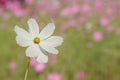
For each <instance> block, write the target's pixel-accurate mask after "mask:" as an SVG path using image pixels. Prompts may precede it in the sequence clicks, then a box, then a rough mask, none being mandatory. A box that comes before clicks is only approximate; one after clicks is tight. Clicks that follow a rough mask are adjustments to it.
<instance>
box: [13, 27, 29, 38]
mask: <svg viewBox="0 0 120 80" xmlns="http://www.w3.org/2000/svg"><path fill="white" fill-rule="evenodd" d="M14 31H15V32H16V34H17V35H18V36H22V37H23V38H25V39H30V35H29V33H28V32H27V31H25V30H24V29H22V28H20V27H18V26H17V25H16V26H15V28H14Z"/></svg>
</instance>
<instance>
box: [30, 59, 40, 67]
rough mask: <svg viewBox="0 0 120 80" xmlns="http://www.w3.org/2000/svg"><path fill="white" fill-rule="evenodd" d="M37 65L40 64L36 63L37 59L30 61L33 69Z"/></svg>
mask: <svg viewBox="0 0 120 80" xmlns="http://www.w3.org/2000/svg"><path fill="white" fill-rule="evenodd" d="M37 64H38V62H37V61H36V59H35V58H31V60H30V65H31V66H32V67H35V66H36V65H37Z"/></svg>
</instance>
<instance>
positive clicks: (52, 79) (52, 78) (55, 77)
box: [47, 72, 61, 80]
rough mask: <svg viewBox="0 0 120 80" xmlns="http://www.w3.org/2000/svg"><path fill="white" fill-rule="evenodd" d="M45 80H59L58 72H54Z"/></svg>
mask: <svg viewBox="0 0 120 80" xmlns="http://www.w3.org/2000/svg"><path fill="white" fill-rule="evenodd" d="M47 80H61V75H60V73H58V72H54V73H51V74H49V75H48V78H47Z"/></svg>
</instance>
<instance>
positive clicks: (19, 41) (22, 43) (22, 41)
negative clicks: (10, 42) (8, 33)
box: [16, 36, 32, 47]
mask: <svg viewBox="0 0 120 80" xmlns="http://www.w3.org/2000/svg"><path fill="white" fill-rule="evenodd" d="M16 42H17V44H18V45H20V46H22V47H27V46H30V45H31V44H32V41H31V40H28V39H26V38H24V37H22V36H17V37H16Z"/></svg>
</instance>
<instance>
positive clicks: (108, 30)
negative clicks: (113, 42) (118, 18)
mask: <svg viewBox="0 0 120 80" xmlns="http://www.w3.org/2000/svg"><path fill="white" fill-rule="evenodd" d="M106 30H107V32H108V33H111V32H113V31H114V26H107V27H106Z"/></svg>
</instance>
